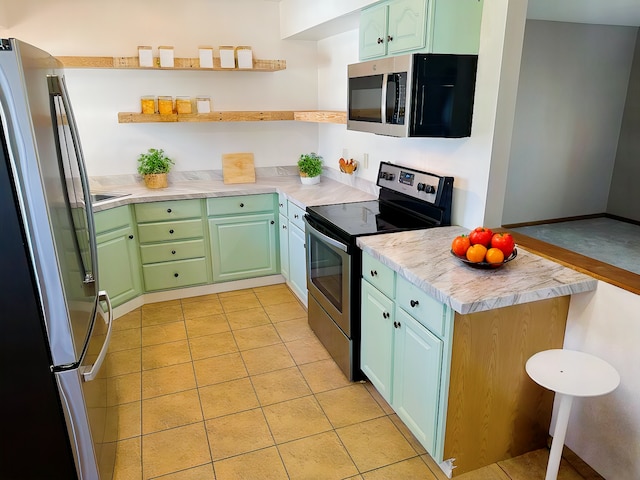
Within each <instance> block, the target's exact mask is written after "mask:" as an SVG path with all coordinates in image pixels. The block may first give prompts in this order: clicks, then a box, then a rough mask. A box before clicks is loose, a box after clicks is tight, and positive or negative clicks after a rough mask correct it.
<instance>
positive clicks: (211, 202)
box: [207, 193, 274, 216]
mask: <svg viewBox="0 0 640 480" xmlns="http://www.w3.org/2000/svg"><path fill="white" fill-rule="evenodd" d="M273 197H274V195H273V194H271V193H265V194H260V195H236V196H233V197H217V198H208V199H207V214H208V215H209V216H213V215H216V216H217V215H238V214H242V213H255V212H273V209H274V198H273Z"/></svg>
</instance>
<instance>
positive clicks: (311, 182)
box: [300, 175, 320, 185]
mask: <svg viewBox="0 0 640 480" xmlns="http://www.w3.org/2000/svg"><path fill="white" fill-rule="evenodd" d="M300 181H301V182H302V184H303V185H315V184H317V183H320V175H317V176H315V177H303V176H300Z"/></svg>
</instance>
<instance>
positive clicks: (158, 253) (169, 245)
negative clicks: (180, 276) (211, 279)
mask: <svg viewBox="0 0 640 480" xmlns="http://www.w3.org/2000/svg"><path fill="white" fill-rule="evenodd" d="M204 256H205V248H204V240H187V241H184V242H165V243H159V244H153V245H142V246H141V247H140V257H141V258H142V263H157V262H171V261H175V260H185V259H187V258H196V257H204Z"/></svg>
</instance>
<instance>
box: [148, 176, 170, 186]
mask: <svg viewBox="0 0 640 480" xmlns="http://www.w3.org/2000/svg"><path fill="white" fill-rule="evenodd" d="M143 177H144V184H145V185H146V187H147V188H167V187H168V186H169V182H168V181H167V174H166V173H149V174H147V175H143Z"/></svg>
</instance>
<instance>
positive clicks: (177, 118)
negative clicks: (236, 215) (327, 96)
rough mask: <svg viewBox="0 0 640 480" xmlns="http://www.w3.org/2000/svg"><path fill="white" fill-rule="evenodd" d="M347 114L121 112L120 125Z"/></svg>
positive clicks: (334, 119)
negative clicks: (164, 113) (163, 113)
mask: <svg viewBox="0 0 640 480" xmlns="http://www.w3.org/2000/svg"><path fill="white" fill-rule="evenodd" d="M346 116H347V115H346V112H333V111H318V110H313V111H300V112H298V111H289V110H274V111H244V112H242V111H240V112H230V111H229V112H211V113H189V114H184V113H173V114H171V115H160V114H158V113H156V114H153V115H149V114H143V113H136V112H119V113H118V123H163V122H167V123H172V122H263V121H278V120H297V121H303V122H322V123H347V120H346Z"/></svg>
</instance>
